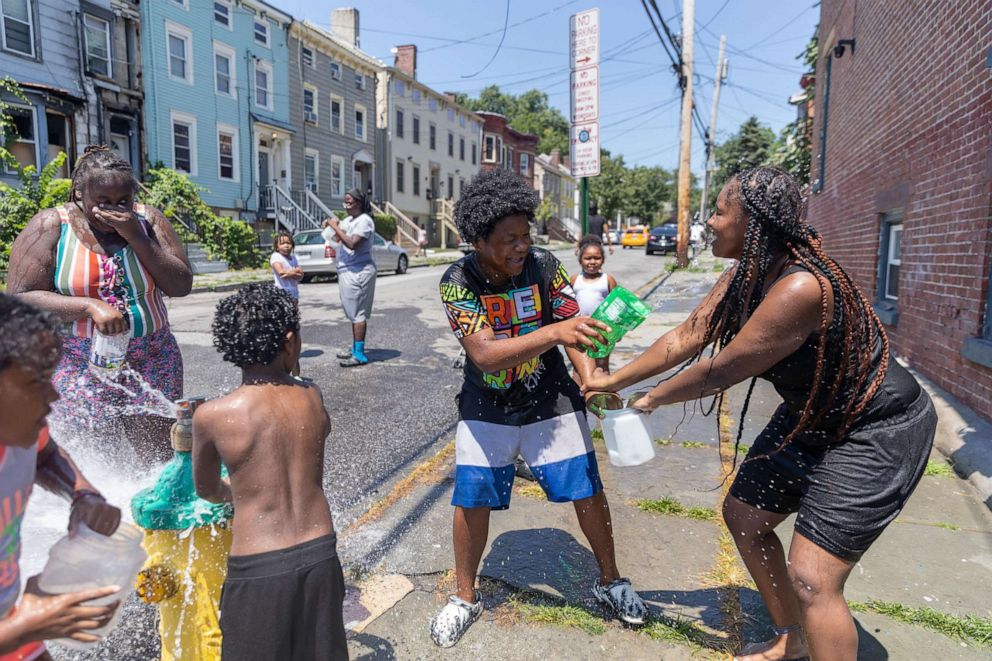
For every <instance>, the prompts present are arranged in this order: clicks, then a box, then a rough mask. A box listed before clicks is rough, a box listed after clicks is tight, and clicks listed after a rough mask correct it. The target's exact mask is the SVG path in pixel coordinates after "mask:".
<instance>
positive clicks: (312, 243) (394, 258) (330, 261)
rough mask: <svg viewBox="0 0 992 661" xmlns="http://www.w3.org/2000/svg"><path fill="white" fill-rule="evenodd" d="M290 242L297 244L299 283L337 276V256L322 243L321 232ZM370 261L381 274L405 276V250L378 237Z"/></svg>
mask: <svg viewBox="0 0 992 661" xmlns="http://www.w3.org/2000/svg"><path fill="white" fill-rule="evenodd" d="M293 240H294V241H295V242H296V259H297V261H298V262H299V264H300V268H302V269H303V280H302V282H310V281H311V280H313V278H314V276H318V275H337V272H338V269H337V255H336V254H335V252H334V248H332V247H331V246H329V245H327V244H325V243H324V237H323V236H321V234H320V230H305V231H303V232H298V233H297V234H296V236H295V237H293ZM372 259H373V260H375V267H376V268H377V269H378V270H380V271H396V273H406V270H407V267H409V265H410V257H409V256H408V255H407V254H406V250H404V249H403V248H401V247H400V246H398V245H396V244H395V243H393V242H392V241H387V240H386V239H384V238H382V237H381V236H379V235H378V234H373V235H372Z"/></svg>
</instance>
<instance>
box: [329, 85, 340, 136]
mask: <svg viewBox="0 0 992 661" xmlns="http://www.w3.org/2000/svg"><path fill="white" fill-rule="evenodd" d="M330 97H331V103H330V105H329V106H328V109H329V110H328V112H329V113H330V118H331V119H330V122H331V123H330V125H329V126H330V129H331V133H337V134H339V135H344V98H343V97H340V96H338V95H337V94H331V95H330ZM335 102H337V104H338V127H337V128H334V103H335Z"/></svg>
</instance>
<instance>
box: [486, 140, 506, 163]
mask: <svg viewBox="0 0 992 661" xmlns="http://www.w3.org/2000/svg"><path fill="white" fill-rule="evenodd" d="M490 140H492V142H493V155H492V158H486V152H487V151H488V147H487V146H486V143H487V142H489V141H490ZM502 155H503V138H501V137H500V136H499V135H497V134H495V133H486V134H485V135H484V136H483V138H482V162H483V163H502V161H501V160H500V159H501V158H502Z"/></svg>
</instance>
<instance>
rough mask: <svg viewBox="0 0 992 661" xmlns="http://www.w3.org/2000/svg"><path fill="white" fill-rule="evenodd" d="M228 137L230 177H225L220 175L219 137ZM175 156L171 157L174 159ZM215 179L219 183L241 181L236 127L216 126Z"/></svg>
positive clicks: (228, 125)
mask: <svg viewBox="0 0 992 661" xmlns="http://www.w3.org/2000/svg"><path fill="white" fill-rule="evenodd" d="M221 135H229V136H231V172H232V176H231V177H225V176H223V175H222V174H221V163H220V161H221V154H220V136H221ZM174 156H175V155H173V157H174ZM217 179H219V180H220V181H233V182H238V181H240V180H241V159H240V151H239V148H238V128H237V127H236V126H231V125H230V124H217Z"/></svg>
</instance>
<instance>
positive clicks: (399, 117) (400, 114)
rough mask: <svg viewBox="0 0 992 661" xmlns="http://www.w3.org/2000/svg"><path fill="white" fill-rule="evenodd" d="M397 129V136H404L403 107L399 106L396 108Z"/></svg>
mask: <svg viewBox="0 0 992 661" xmlns="http://www.w3.org/2000/svg"><path fill="white" fill-rule="evenodd" d="M395 129H396V137H397V138H402V137H403V109H402V108H397V109H396V127H395Z"/></svg>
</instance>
